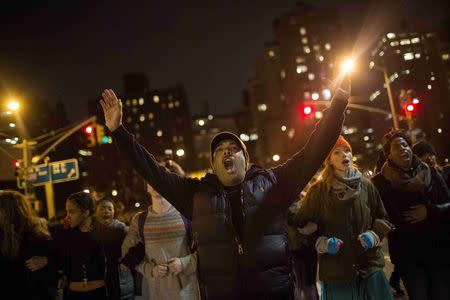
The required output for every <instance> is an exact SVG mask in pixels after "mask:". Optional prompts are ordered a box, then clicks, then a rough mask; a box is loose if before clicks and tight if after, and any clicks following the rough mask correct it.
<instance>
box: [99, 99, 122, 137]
mask: <svg viewBox="0 0 450 300" xmlns="http://www.w3.org/2000/svg"><path fill="white" fill-rule="evenodd" d="M102 97H103V99H102V100H100V104H101V105H102V108H103V113H104V115H105V123H106V127H108V129H109V131H111V132H113V131H114V130H116V129H117V128H119V127H120V125H122V101H120V100H119V99H117V96H116V94H114V91H113V90H104V91H103V93H102Z"/></svg>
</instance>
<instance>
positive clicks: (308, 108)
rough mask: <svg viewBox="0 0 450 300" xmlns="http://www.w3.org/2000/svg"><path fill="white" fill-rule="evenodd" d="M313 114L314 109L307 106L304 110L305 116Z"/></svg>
mask: <svg viewBox="0 0 450 300" xmlns="http://www.w3.org/2000/svg"><path fill="white" fill-rule="evenodd" d="M311 113H312V107H311V106H305V107H304V108H303V114H304V115H305V116H307V115H310V114H311Z"/></svg>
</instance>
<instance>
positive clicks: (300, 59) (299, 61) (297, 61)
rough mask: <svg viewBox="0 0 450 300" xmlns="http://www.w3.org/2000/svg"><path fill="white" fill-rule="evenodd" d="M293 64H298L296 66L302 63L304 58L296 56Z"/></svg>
mask: <svg viewBox="0 0 450 300" xmlns="http://www.w3.org/2000/svg"><path fill="white" fill-rule="evenodd" d="M295 62H296V63H298V64H301V63H304V62H305V58H304V57H299V56H297V57H296V58H295Z"/></svg>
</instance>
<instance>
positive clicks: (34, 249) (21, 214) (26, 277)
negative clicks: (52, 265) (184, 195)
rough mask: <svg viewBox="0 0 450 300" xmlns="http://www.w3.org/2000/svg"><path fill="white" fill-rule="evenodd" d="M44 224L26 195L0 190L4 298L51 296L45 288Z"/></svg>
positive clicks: (44, 297) (45, 248)
mask: <svg viewBox="0 0 450 300" xmlns="http://www.w3.org/2000/svg"><path fill="white" fill-rule="evenodd" d="M49 239H50V234H49V232H48V229H47V227H46V224H45V223H43V222H42V221H41V219H40V218H38V217H37V216H36V214H35V213H34V211H33V210H32V208H31V206H30V204H29V202H28V201H27V199H26V198H25V196H24V195H23V194H21V193H19V192H15V191H8V190H6V191H0V269H1V272H0V274H1V275H0V276H1V278H0V282H1V286H2V288H1V293H2V296H5V299H52V297H51V295H50V293H49V290H48V282H47V281H48V278H49V277H48V274H47V273H46V271H47V270H46V266H47V264H48V260H47V258H46V256H47V254H48V243H47V242H48V240H49Z"/></svg>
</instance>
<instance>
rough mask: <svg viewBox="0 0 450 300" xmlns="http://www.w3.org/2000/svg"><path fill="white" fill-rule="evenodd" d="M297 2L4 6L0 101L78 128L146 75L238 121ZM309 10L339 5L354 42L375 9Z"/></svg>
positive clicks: (438, 6)
mask: <svg viewBox="0 0 450 300" xmlns="http://www.w3.org/2000/svg"><path fill="white" fill-rule="evenodd" d="M11 2H14V1H11ZM31 2H33V3H34V4H33V5H30V3H31ZM296 2H297V1H296V0H276V1H275V0H272V1H269V0H258V1H242V0H241V1H237V0H233V1H231V0H230V1H198V0H193V1H175V0H165V1H93V0H92V1H86V0H78V1H73V0H64V1H37V0H36V1H21V4H15V3H13V4H9V6H8V5H6V6H5V5H4V4H2V8H1V11H0V19H1V28H0V100H1V101H3V100H5V99H6V98H7V97H8V96H10V95H13V96H16V97H17V98H19V99H22V100H24V101H26V102H27V104H26V105H30V104H31V105H32V103H33V102H35V101H36V100H38V99H48V100H49V101H51V102H56V101H63V102H64V103H65V105H66V110H67V111H68V112H69V116H70V118H71V120H72V121H75V120H78V119H81V118H83V117H85V116H86V114H87V113H86V105H85V104H84V103H85V102H86V101H87V100H88V99H92V98H95V97H99V95H100V91H101V90H102V89H103V88H113V89H115V90H116V91H118V92H119V93H120V92H122V89H123V84H122V74H123V73H125V72H141V71H142V72H146V74H147V75H148V79H149V82H150V88H163V87H167V86H173V85H175V84H176V83H178V82H180V83H182V84H184V86H185V88H186V90H187V94H188V97H189V101H190V105H191V112H192V113H193V114H198V113H201V112H202V109H203V108H204V103H205V101H208V102H209V105H210V108H211V110H212V112H213V113H216V114H217V113H220V114H222V113H230V112H232V111H234V110H235V109H236V108H237V107H238V106H239V103H240V100H241V93H242V90H243V89H244V87H245V84H246V82H247V80H248V78H249V77H250V76H251V72H252V68H253V64H254V62H255V58H256V57H257V55H259V54H260V53H261V52H262V51H263V49H264V43H265V42H267V41H270V40H272V21H273V20H274V19H275V18H277V17H279V16H281V15H282V14H283V13H286V12H288V11H289V10H290V9H291V8H292V7H293V6H294V5H295V3H296ZM303 2H305V3H309V4H312V3H313V4H314V5H318V6H323V5H339V13H340V17H341V21H342V24H343V28H344V29H345V30H346V32H347V33H348V34H352V33H355V34H357V33H358V32H359V31H360V28H361V25H362V24H364V23H365V22H367V20H364V18H365V16H367V15H368V13H367V11H368V8H369V6H370V5H368V3H367V2H364V1H361V0H356V1H325V0H322V1H319V0H315V1H303ZM379 2H381V1H377V2H376V3H379ZM392 2H394V1H392ZM397 2H401V3H402V4H401V5H403V6H404V9H405V10H408V11H410V13H411V19H412V20H416V21H417V22H423V23H426V24H427V25H430V23H433V24H432V25H436V24H438V23H439V20H440V19H441V17H442V15H441V14H442V13H443V12H446V11H448V5H447V4H446V1H397ZM431 4H433V6H432V5H431ZM25 5H27V6H25Z"/></svg>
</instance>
